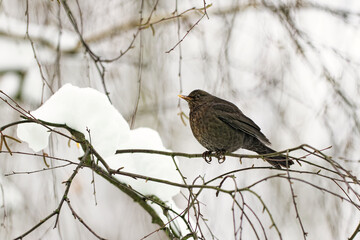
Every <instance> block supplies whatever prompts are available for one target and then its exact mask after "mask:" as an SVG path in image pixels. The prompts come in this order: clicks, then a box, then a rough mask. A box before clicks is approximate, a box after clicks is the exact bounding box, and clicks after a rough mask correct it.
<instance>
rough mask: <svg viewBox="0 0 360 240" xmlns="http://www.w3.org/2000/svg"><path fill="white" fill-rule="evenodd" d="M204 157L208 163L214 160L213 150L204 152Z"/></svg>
mask: <svg viewBox="0 0 360 240" xmlns="http://www.w3.org/2000/svg"><path fill="white" fill-rule="evenodd" d="M202 157H203V159H204V160H205V162H206V163H208V164H210V162H211V160H212V159H211V151H205V152H203V154H202Z"/></svg>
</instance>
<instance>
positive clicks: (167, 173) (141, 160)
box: [106, 128, 181, 201]
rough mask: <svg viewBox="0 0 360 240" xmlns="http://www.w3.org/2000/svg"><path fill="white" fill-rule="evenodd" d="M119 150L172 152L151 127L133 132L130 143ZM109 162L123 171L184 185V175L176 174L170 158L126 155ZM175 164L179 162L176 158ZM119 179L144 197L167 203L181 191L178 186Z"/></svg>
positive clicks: (134, 154)
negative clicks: (182, 176)
mask: <svg viewBox="0 0 360 240" xmlns="http://www.w3.org/2000/svg"><path fill="white" fill-rule="evenodd" d="M119 149H152V150H161V151H168V149H166V148H165V147H164V146H163V144H162V141H161V138H160V136H159V134H158V132H156V131H155V130H152V129H150V128H138V129H135V130H131V131H130V138H129V141H127V142H125V143H124V144H122V145H121V146H120V147H119ZM106 161H107V163H108V164H109V166H110V167H111V168H113V169H119V168H120V167H124V168H123V169H122V171H125V172H131V173H136V174H140V175H145V176H149V177H154V178H160V179H164V180H168V181H172V182H178V183H181V178H180V175H179V173H178V172H177V171H176V168H175V165H174V163H173V160H172V159H171V157H170V156H164V155H158V154H149V153H125V154H116V155H115V156H111V157H109V158H107V159H106ZM175 161H176V162H178V160H177V159H176V158H175ZM117 176H118V178H119V180H121V181H122V182H125V183H127V184H129V185H131V187H132V188H134V189H135V190H137V191H139V192H141V193H142V194H145V195H151V194H154V195H156V196H157V197H159V198H160V199H162V200H164V201H170V200H171V198H172V197H173V196H175V195H176V194H178V193H179V192H180V190H179V188H178V187H174V186H169V185H165V184H161V183H156V182H152V181H145V180H142V179H134V178H131V177H126V176H121V175H117Z"/></svg>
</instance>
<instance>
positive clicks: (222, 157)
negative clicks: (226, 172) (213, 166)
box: [215, 150, 225, 164]
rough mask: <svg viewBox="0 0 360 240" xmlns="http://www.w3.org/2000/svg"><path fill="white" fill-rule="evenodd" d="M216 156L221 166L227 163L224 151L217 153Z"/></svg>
mask: <svg viewBox="0 0 360 240" xmlns="http://www.w3.org/2000/svg"><path fill="white" fill-rule="evenodd" d="M215 155H216V157H217V159H218V162H219V164H221V163H223V162H225V151H223V150H219V151H216V152H215Z"/></svg>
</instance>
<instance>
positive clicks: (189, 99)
mask: <svg viewBox="0 0 360 240" xmlns="http://www.w3.org/2000/svg"><path fill="white" fill-rule="evenodd" d="M178 97H179V98H182V99H184V100H186V101H187V102H188V101H191V100H192V98H191V97H188V96H184V95H178Z"/></svg>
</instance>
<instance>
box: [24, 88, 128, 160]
mask: <svg viewBox="0 0 360 240" xmlns="http://www.w3.org/2000/svg"><path fill="white" fill-rule="evenodd" d="M31 114H32V115H33V116H34V117H36V118H38V119H41V120H44V121H47V122H52V123H60V124H66V125H67V126H69V127H71V128H73V129H75V130H77V131H79V132H81V133H83V134H84V135H85V137H86V139H88V140H89V133H88V132H87V131H86V129H87V128H88V129H90V134H91V143H92V145H93V146H94V147H95V149H96V150H97V151H98V153H99V154H100V155H102V156H103V157H108V156H110V155H112V154H114V153H115V151H116V149H117V148H118V146H119V145H120V144H121V143H123V142H125V141H126V140H127V139H128V135H129V126H128V124H127V122H126V121H125V119H124V118H123V117H122V116H121V114H120V113H119V112H118V111H117V110H116V109H115V108H114V107H113V106H112V105H111V104H110V102H109V101H108V99H107V98H106V96H105V95H104V94H102V93H100V92H98V91H96V90H95V89H92V88H79V87H76V86H73V85H71V84H66V85H64V86H63V87H62V88H60V89H59V90H58V91H57V92H56V93H55V94H54V95H53V96H51V97H50V98H49V99H48V100H47V101H46V102H45V103H44V104H43V105H42V106H41V107H40V108H38V109H37V110H35V111H33V112H31ZM49 134H50V133H49V132H48V129H46V128H45V127H42V126H39V125H38V124H34V123H29V124H22V125H19V127H18V129H17V135H18V137H19V138H20V139H21V140H22V141H25V142H27V143H28V144H29V147H30V148H32V149H33V150H34V151H35V152H38V151H40V150H43V149H44V148H46V147H47V145H48V139H49Z"/></svg>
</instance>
